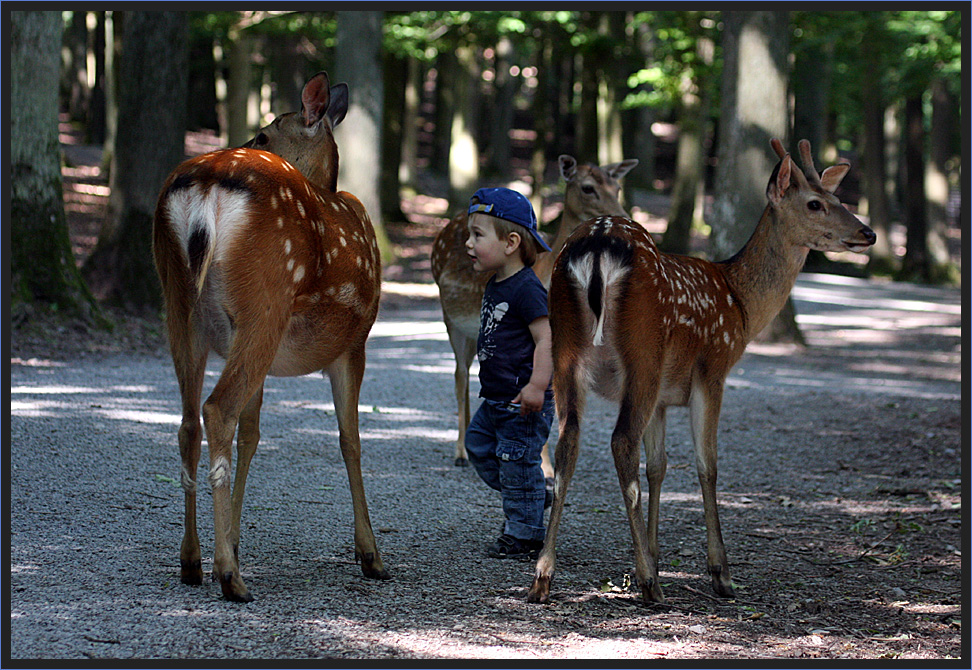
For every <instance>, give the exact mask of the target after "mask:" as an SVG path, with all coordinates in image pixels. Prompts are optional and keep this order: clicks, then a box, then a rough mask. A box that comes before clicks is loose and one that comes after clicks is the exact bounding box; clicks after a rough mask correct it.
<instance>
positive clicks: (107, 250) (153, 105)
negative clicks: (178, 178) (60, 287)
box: [84, 11, 189, 312]
mask: <svg viewBox="0 0 972 670" xmlns="http://www.w3.org/2000/svg"><path fill="white" fill-rule="evenodd" d="M188 39H189V29H188V18H187V15H186V13H185V12H182V11H178V12H154V11H153V12H129V13H127V14H126V17H125V35H124V39H123V46H122V53H121V58H120V63H119V86H118V90H119V93H120V97H119V100H118V115H119V119H120V120H121V121H122V122H121V123H120V124H119V126H118V143H117V147H118V148H117V151H116V152H115V156H114V160H113V164H112V169H111V176H110V180H109V183H110V186H111V196H110V197H109V200H108V214H107V216H106V220H105V223H104V225H103V226H102V230H101V234H100V235H99V237H98V245H97V246H96V247H95V250H94V253H92V255H91V256H90V257H89V258H88V260H87V262H86V263H85V265H84V273H85V276H86V277H87V278H88V281H89V282H90V283H91V286H92V289H93V290H94V292H95V294H96V295H98V296H99V297H101V298H103V299H105V300H107V301H109V302H111V303H114V304H117V305H119V306H122V307H125V308H126V309H128V310H131V311H133V312H144V311H151V310H155V309H158V308H160V307H161V305H162V300H161V293H160V287H159V282H158V278H157V277H156V274H155V268H154V264H153V262H152V248H151V244H152V217H153V215H154V213H155V204H156V201H157V200H158V196H159V190H160V189H161V188H162V184H163V183H164V182H165V179H166V177H167V176H168V174H169V173H170V172H171V171H172V169H173V168H174V167H175V166H176V165H178V164H179V163H180V162H181V161H182V159H183V157H184V155H185V134H186V107H187V100H186V98H187V94H188V85H189V77H188V70H187V66H188V63H187V60H188Z"/></svg>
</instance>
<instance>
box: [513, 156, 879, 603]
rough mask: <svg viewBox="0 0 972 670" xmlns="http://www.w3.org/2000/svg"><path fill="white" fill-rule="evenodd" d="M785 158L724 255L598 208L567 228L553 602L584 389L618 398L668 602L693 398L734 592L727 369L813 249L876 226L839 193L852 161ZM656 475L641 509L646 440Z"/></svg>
mask: <svg viewBox="0 0 972 670" xmlns="http://www.w3.org/2000/svg"><path fill="white" fill-rule="evenodd" d="M772 146H773V148H774V150H775V151H776V152H777V154H779V156H780V158H781V160H780V162H779V164H778V165H777V166H776V168H775V170H774V171H773V174H772V177H771V178H770V181H769V186H768V188H767V191H766V195H767V198H768V200H769V203H768V205H767V206H766V209H765V210H764V212H763V215H762V217H761V218H760V221H759V224H758V225H757V226H756V229H755V231H754V232H753V234H752V237H751V238H750V239H749V241H748V242H747V243H746V245H745V246H744V247H743V248H742V250H740V251H739V252H738V253H737V254H736V255H735V256H733V257H732V258H730V259H728V260H726V261H722V262H720V263H713V262H709V261H706V260H702V259H698V258H690V257H687V256H677V255H670V254H664V253H661V252H659V251H658V248H657V247H656V246H655V243H654V242H653V241H652V238H651V236H650V235H649V234H648V233H647V232H646V231H645V229H644V228H642V227H641V226H639V225H638V224H637V223H635V222H633V221H631V220H629V219H625V218H621V217H617V216H607V217H599V218H596V219H592V220H590V221H587V222H586V223H585V224H584V225H582V226H581V227H580V228H578V229H577V230H576V231H575V232H574V233H573V234H572V235H571V236H570V238H569V239H568V240H567V243H566V245H565V246H564V249H563V251H562V252H561V253H560V255H559V257H558V258H557V261H556V265H555V266H554V270H553V275H552V277H551V281H550V327H551V331H552V333H553V359H554V378H553V384H554V397H555V402H556V406H557V413H558V415H559V418H560V438H559V441H558V443H557V451H556V459H555V462H556V468H555V472H556V474H555V486H554V501H553V507H552V509H551V514H550V523H549V527H548V530H547V536H546V540H545V542H544V546H543V549H542V551H541V553H540V556H539V558H538V560H537V564H536V572H535V576H534V580H533V584H532V586H531V588H530V590H529V593H528V595H527V600H529V601H530V602H541V603H543V602H547V601H548V600H549V597H550V581H551V579H552V577H553V574H554V563H555V560H556V543H557V531H558V529H559V527H560V521H561V517H562V515H563V509H564V501H565V499H566V496H567V488H568V485H569V484H570V479H571V476H572V475H573V473H574V466H575V464H576V462H577V451H578V437H579V429H580V421H581V415H582V413H583V408H584V400H585V395H586V392H587V390H588V389H589V388H592V389H594V391H595V392H596V393H598V394H599V395H601V396H603V397H605V398H608V399H611V400H615V401H617V402H618V404H619V412H618V418H617V422H616V424H615V427H614V432H613V434H612V436H611V452H612V454H613V456H614V464H615V469H616V471H617V476H618V481H619V483H620V485H621V493H622V497H623V499H624V503H625V506H626V508H627V512H628V521H629V524H630V527H631V537H632V540H633V543H634V549H635V579H636V583H637V584H638V586H639V587H640V588H641V593H642V597H643V598H644V600H646V601H654V602H664V596H663V594H662V589H661V586H660V584H659V581H658V507H659V500H660V493H661V485H662V480H663V479H664V477H665V469H666V456H665V449H664V438H665V411H666V409H667V408H668V407H672V406H686V405H687V406H688V407H689V413H690V422H691V427H692V436H693V440H694V443H695V462H696V467H697V470H698V477H699V482H700V484H701V486H702V501H703V506H704V509H705V523H706V534H707V554H708V571H709V574H710V576H711V578H712V585H713V588H714V590H715V592H716V593H717V594H718V595H719V596H722V597H725V598H731V597H734V590H733V585H732V582H731V579H730V575H729V565H728V563H727V561H726V552H725V547H724V545H723V541H722V531H721V529H720V526H719V515H718V511H717V506H716V431H717V427H718V423H719V411H720V408H721V403H722V395H723V389H724V387H725V382H726V376H727V375H728V374H729V370H730V369H731V368H732V366H733V365H734V364H735V363H736V362H737V361H738V360H739V358H740V357H741V356H742V354H743V351H744V350H745V348H746V344H747V343H748V342H750V341H751V340H752V339H753V338H754V337H755V336H756V335H757V334H758V333H759V332H760V331H761V330H763V328H764V327H765V326H766V325H767V324H768V323H769V322H770V320H771V319H773V317H774V316H775V315H776V314H777V313H778V312H779V310H780V309H781V308H782V306H783V304H784V303H785V301H786V299H787V296H788V295H789V293H790V290H791V289H792V287H793V284H794V282H795V281H796V278H797V274H798V273H799V272H800V269H801V268H802V267H803V263H804V261H805V260H806V257H807V253H808V251H809V249H818V250H821V251H844V250H851V251H855V252H863V251H864V250H866V249H867V248H868V247H869V246H870V245H872V244H874V240H875V235H874V232H873V231H872V230H871V229H870V228H868V227H867V226H865V225H864V224H863V223H861V222H860V221H859V220H858V219H857V218H856V217H854V216H853V215H852V214H851V213H850V212H848V211H847V210H846V209H845V208H844V206H843V205H842V204H841V203H840V201H839V200H838V199H837V198H836V197H835V196H834V195H833V192H834V190H835V189H836V188H837V185H838V184H839V183H840V181H841V179H842V178H843V177H844V175H845V174H846V173H847V171H848V170H849V169H850V168H849V165H848V164H846V163H842V164H838V165H835V166H832V167H829V168H827V169H826V170H824V171H823V173H822V174H819V175H818V174H817V171H816V169H815V168H814V166H813V160H812V158H811V155H810V144H809V143H808V142H807V141H806V140H804V141H801V142H800V145H799V147H800V153H801V156H802V159H803V165H804V171H803V172H801V171H800V169H799V168H797V167H796V166H795V165H794V163H793V161H792V160H791V158H790V156H789V154H787V153H786V152H785V151H784V150H783V146H782V144H781V143H780V142H779V141H778V140H773V142H772ZM639 441H643V442H644V447H645V455H646V465H647V468H646V470H647V479H648V523H647V527H646V525H645V521H644V519H643V517H642V509H641V504H642V501H641V485H640V483H639V476H638V469H639V463H638V459H639V457H638V442H639Z"/></svg>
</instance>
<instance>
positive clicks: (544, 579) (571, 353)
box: [527, 288, 590, 603]
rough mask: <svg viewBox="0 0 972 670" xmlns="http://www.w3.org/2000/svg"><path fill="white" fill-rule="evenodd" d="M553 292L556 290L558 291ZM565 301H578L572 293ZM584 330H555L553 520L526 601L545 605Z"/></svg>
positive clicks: (573, 428) (577, 415)
mask: <svg viewBox="0 0 972 670" xmlns="http://www.w3.org/2000/svg"><path fill="white" fill-rule="evenodd" d="M552 290H553V291H555V292H556V291H557V289H556V288H554V289H552ZM566 299H567V300H575V298H574V297H572V296H569V294H568V297H566ZM554 318H556V317H554ZM582 331H583V328H580V327H575V328H564V329H561V330H559V331H555V332H557V333H558V335H557V337H559V339H560V341H557V340H556V339H555V340H554V343H553V358H554V378H553V387H554V403H555V405H556V408H557V416H558V418H559V421H560V424H559V425H560V429H559V433H560V434H559V437H558V439H557V448H556V457H555V459H554V499H553V505H552V507H551V508H550V521H549V522H548V524H547V534H546V537H545V538H544V542H543V549H542V550H541V551H540V556H539V557H538V558H537V565H536V569H535V571H534V578H533V584H532V585H531V587H530V591H529V593H528V594H527V601H528V602H531V603H545V602H548V601H549V600H550V582H551V581H552V580H553V575H554V567H555V565H556V562H557V532H558V530H559V529H560V520H561V517H562V516H563V513H564V502H565V501H566V499H567V488H568V487H569V486H570V480H571V477H573V475H574V468H575V466H576V465H577V453H578V448H579V441H580V422H581V416H582V415H583V413H584V401H585V399H586V393H587V387H586V375H585V373H584V371H583V366H584V362H583V358H584V354H585V352H586V350H587V349H588V348H589V346H590V345H589V343H588V342H586V339H585V337H584V334H583V332H582Z"/></svg>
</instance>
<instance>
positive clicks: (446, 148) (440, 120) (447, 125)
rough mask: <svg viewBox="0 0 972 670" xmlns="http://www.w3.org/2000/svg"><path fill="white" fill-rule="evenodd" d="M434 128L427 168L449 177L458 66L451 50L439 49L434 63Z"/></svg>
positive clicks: (456, 102) (454, 53) (453, 51)
mask: <svg viewBox="0 0 972 670" xmlns="http://www.w3.org/2000/svg"><path fill="white" fill-rule="evenodd" d="M435 69H436V76H435V126H434V129H433V131H432V133H433V134H432V156H431V160H430V164H429V167H430V168H431V169H432V171H433V172H435V173H437V174H439V175H442V176H443V177H448V176H449V154H450V152H451V150H452V117H453V116H454V115H455V107H456V105H457V104H458V101H457V98H456V91H455V88H456V86H457V85H458V83H459V82H458V81H457V79H458V75H457V72H458V69H459V64H458V61H457V60H456V52H455V50H453V49H441V50H439V55H438V57H437V58H436V61H435Z"/></svg>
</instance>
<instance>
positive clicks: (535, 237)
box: [466, 188, 554, 558]
mask: <svg viewBox="0 0 972 670" xmlns="http://www.w3.org/2000/svg"><path fill="white" fill-rule="evenodd" d="M468 226H469V238H468V239H467V240H466V249H467V250H468V253H469V256H470V257H471V258H472V261H473V269H475V270H477V271H479V272H491V273H493V277H492V278H491V279H490V280H489V283H488V284H487V285H486V291H485V293H484V294H483V305H482V312H481V316H480V327H479V341H478V354H479V381H480V385H481V390H480V392H479V395H480V397H482V398H483V402H482V404H481V405H480V406H479V410H478V411H477V412H476V414H475V416H474V417H473V419H472V421H471V422H470V424H469V427H468V428H467V430H466V451H467V453H468V454H469V460H470V461H471V462H472V464H473V465H474V466H475V468H476V471H477V472H478V473H479V476H480V477H481V478H482V479H483V481H484V482H486V484H488V485H489V486H490V487H492V488H494V489H496V490H497V491H499V492H500V494H501V496H502V500H503V512H504V513H505V514H506V523H505V525H504V526H503V533H502V535H500V537H499V539H498V540H496V542H494V543H493V544H491V545H489V546H487V548H486V553H487V554H488V555H489V556H491V557H493V558H511V557H527V558H535V557H536V556H537V554H538V553H539V551H540V549H541V548H542V547H543V538H544V527H543V510H544V501H545V497H546V492H545V485H544V477H543V471H542V470H541V469H540V451H541V449H542V448H543V445H544V444H545V443H546V441H547V435H548V434H549V432H550V424H551V422H552V421H553V414H554V410H553V394H552V391H551V389H550V378H551V376H552V374H553V360H552V358H551V352H550V340H551V337H550V324H549V322H548V320H547V291H546V289H545V288H544V287H543V284H542V283H540V280H539V279H538V278H537V275H536V274H535V273H534V272H533V270H532V269H531V268H532V266H533V264H534V262H535V261H536V258H537V254H538V253H540V252H541V251H550V247H548V246H547V244H546V243H545V242H544V241H543V238H541V237H540V235H539V233H538V232H537V217H536V215H535V214H534V213H533V207H532V206H531V205H530V201H529V200H527V199H526V198H525V197H524V196H522V195H521V194H519V193H517V192H516V191H512V190H510V189H507V188H481V189H479V190H478V191H476V193H475V194H474V195H473V197H472V199H471V200H470V204H469V223H468Z"/></svg>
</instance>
